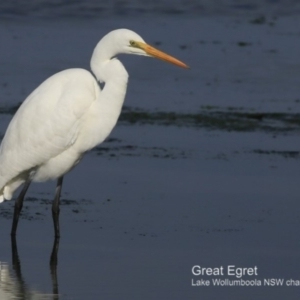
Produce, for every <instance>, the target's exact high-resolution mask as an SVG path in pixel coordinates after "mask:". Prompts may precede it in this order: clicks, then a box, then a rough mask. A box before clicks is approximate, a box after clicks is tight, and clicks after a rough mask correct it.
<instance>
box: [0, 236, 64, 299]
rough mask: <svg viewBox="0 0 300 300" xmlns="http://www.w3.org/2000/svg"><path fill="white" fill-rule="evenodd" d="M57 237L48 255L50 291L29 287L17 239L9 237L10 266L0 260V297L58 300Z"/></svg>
mask: <svg viewBox="0 0 300 300" xmlns="http://www.w3.org/2000/svg"><path fill="white" fill-rule="evenodd" d="M58 247H59V238H56V239H55V240H54V243H53V249H52V253H51V256H50V274H51V281H52V293H47V294H45V293H42V292H40V291H38V290H34V289H32V288H30V286H28V285H27V284H26V281H25V279H24V277H23V274H22V268H21V265H22V264H21V261H20V258H19V254H18V248H17V241H16V238H15V237H11V254H12V267H10V266H9V264H7V263H3V262H0V299H1V300H8V299H24V300H59V294H58V281H57V253H58Z"/></svg>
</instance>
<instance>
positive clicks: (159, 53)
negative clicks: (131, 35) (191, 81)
mask: <svg viewBox="0 0 300 300" xmlns="http://www.w3.org/2000/svg"><path fill="white" fill-rule="evenodd" d="M136 43H137V44H138V47H139V48H141V49H143V50H144V51H145V52H146V53H147V54H149V55H151V56H153V57H156V58H159V59H161V60H163V61H166V62H169V63H171V64H174V65H176V66H179V67H182V68H189V66H188V65H186V64H185V63H183V62H182V61H180V60H178V59H177V58H175V57H173V56H171V55H169V54H167V53H164V52H162V51H160V50H158V49H156V48H154V47H152V46H150V45H148V44H144V43H141V42H136Z"/></svg>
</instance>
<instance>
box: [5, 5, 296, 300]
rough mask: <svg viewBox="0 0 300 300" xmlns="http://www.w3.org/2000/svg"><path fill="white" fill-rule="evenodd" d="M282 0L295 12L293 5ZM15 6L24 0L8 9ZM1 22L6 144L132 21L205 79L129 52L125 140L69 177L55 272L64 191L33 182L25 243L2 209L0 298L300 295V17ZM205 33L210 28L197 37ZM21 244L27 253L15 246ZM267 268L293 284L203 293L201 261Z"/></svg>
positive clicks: (264, 271) (120, 130)
mask: <svg viewBox="0 0 300 300" xmlns="http://www.w3.org/2000/svg"><path fill="white" fill-rule="evenodd" d="M278 3H280V2H278ZM7 5H8V4H7ZM253 20H254V19H253V16H248V15H247V16H243V17H241V16H232V15H231V14H230V15H223V16H219V15H218V16H215V15H213V16H205V17H201V18H200V17H197V16H195V15H192V16H190V15H188V14H187V15H168V16H165V15H161V14H157V15H156V17H155V22H153V16H146V15H145V16H144V17H142V18H139V17H136V18H128V17H126V16H117V17H115V18H105V17H104V18H101V19H91V20H82V19H81V20H78V19H76V18H75V17H74V18H73V19H68V20H65V19H64V18H61V19H59V20H56V21H55V22H53V21H51V20H42V19H32V20H31V21H29V20H28V19H26V18H25V19H23V18H11V19H5V20H4V19H2V20H1V21H0V34H1V38H2V42H1V43H0V53H1V55H0V63H1V69H0V75H1V76H0V86H1V89H0V99H1V105H0V114H1V118H0V135H1V136H3V134H4V132H5V129H6V126H7V124H8V122H9V120H10V118H11V116H12V113H13V112H14V111H15V108H16V107H17V106H18V104H19V102H20V101H22V100H23V99H24V98H25V97H26V95H27V94H28V93H30V91H32V90H33V89H34V88H35V87H36V86H37V85H38V84H39V83H40V82H41V81H43V80H44V79H45V78H47V77H48V76H50V75H51V74H53V73H55V72H57V71H59V70H62V69H65V68H69V67H78V66H79V67H84V68H88V64H89V57H90V54H91V52H92V49H93V47H94V45H95V44H96V42H97V41H98V39H99V38H100V37H101V36H102V35H103V34H105V33H106V32H107V31H109V30H112V29H114V28H118V27H121V26H122V27H128V28H131V29H134V30H136V31H137V32H139V33H140V34H141V35H142V36H143V37H144V38H145V39H146V40H147V41H149V43H151V44H154V45H156V46H157V47H160V48H161V49H163V50H165V51H167V52H170V53H172V54H174V56H177V57H179V58H180V59H182V60H183V61H185V62H187V63H188V64H189V65H190V66H191V67H192V68H191V70H181V69H177V68H175V67H173V66H170V65H167V64H163V63H161V62H156V61H153V60H151V59H146V58H136V57H129V56H124V57H121V60H122V61H124V64H125V65H126V68H127V69H128V71H129V74H130V75H131V77H130V82H129V88H128V94H127V98H126V107H125V108H124V111H123V115H122V117H121V119H120V122H119V124H118V126H117V127H116V128H115V130H114V131H113V133H112V135H111V137H110V139H108V140H107V141H106V142H105V143H103V144H102V145H100V146H99V147H97V148H96V149H94V150H93V151H91V152H90V153H88V154H87V155H86V156H85V157H84V159H83V161H82V162H81V163H80V164H79V165H78V166H77V167H76V168H75V169H74V170H73V171H72V172H71V173H70V174H68V175H67V176H66V178H65V182H64V187H63V195H62V206H61V230H62V238H61V239H60V243H59V251H58V257H57V264H55V263H54V264H53V263H52V267H51V266H50V263H49V262H50V256H51V252H52V247H53V229H52V226H53V225H52V220H51V217H50V211H51V206H50V205H51V200H52V197H53V192H54V187H55V184H54V183H53V182H49V183H44V184H33V185H32V186H31V188H30V190H29V192H28V197H27V199H26V201H25V207H24V212H23V216H22V219H21V220H20V224H19V229H18V230H19V231H18V236H17V250H18V251H17V252H18V256H16V247H11V240H10V237H9V232H10V226H11V216H12V208H13V202H5V203H3V204H1V205H0V225H1V226H0V239H1V246H0V247H1V250H0V261H1V264H0V266H1V273H0V274H1V277H0V278H1V281H0V299H1V300H2V299H3V300H4V299H11V298H12V297H13V296H18V297H20V298H21V299H22V297H23V299H87V300H89V299H99V298H100V297H102V298H104V299H130V298H133V299H141V298H143V299H145V300H147V299H162V298H164V299H199V298H204V299H212V298H214V299H216V298H220V297H222V298H223V299H241V298H243V299H254V298H255V299H282V298H283V297H285V298H286V297H288V298H289V299H298V297H299V291H298V289H299V287H296V286H292V287H289V286H287V285H286V283H287V280H289V279H295V280H297V279H298V280H299V279H300V275H299V267H300V265H299V250H300V243H299V239H298V233H299V225H300V214H299V209H298V205H299V204H298V202H299V175H300V172H299V157H300V156H299V155H300V154H299V145H300V143H299V129H300V128H299V127H300V124H299V118H298V117H299V113H300V109H299V108H300V101H299V86H300V85H299V84H300V79H299V78H300V77H299V76H298V73H299V69H300V68H299V67H300V58H299V55H298V52H299V51H298V49H299V39H298V37H299V33H300V32H299V28H300V26H299V25H300V24H299V20H298V18H297V17H294V16H293V15H288V16H284V17H283V16H282V17H279V18H275V19H274V18H271V17H270V18H269V17H268V16H267V20H265V21H264V22H261V23H259V24H258V23H257V22H253ZM195 28H196V29H197V30H196V29H195ZM12 249H13V250H14V251H12ZM231 264H232V265H236V266H239V267H254V266H257V268H258V275H257V276H255V277H253V276H252V277H251V276H246V277H244V278H243V279H244V280H246V279H247V280H249V279H251V280H254V279H257V280H262V281H263V280H264V279H268V278H276V279H279V278H283V279H285V280H286V281H285V283H284V285H283V286H280V287H267V286H255V287H241V286H240V287H238V286H235V287H214V286H209V287H195V286H192V285H191V280H192V279H194V280H197V279H201V278H202V279H205V280H210V281H211V280H212V279H213V278H221V279H224V278H229V279H232V277H229V276H223V277H221V276H213V277H212V276H208V275H207V276H199V277H197V276H195V275H193V274H192V272H191V268H192V267H193V266H194V265H201V266H203V267H219V266H224V268H226V267H227V266H228V265H231Z"/></svg>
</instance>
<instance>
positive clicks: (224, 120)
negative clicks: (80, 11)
mask: <svg viewBox="0 0 300 300" xmlns="http://www.w3.org/2000/svg"><path fill="white" fill-rule="evenodd" d="M19 106H20V104H18V105H16V106H12V107H0V114H14V113H15V112H16V110H17V109H18V108H19ZM119 123H120V124H121V125H136V124H137V125H161V126H178V127H196V128H198V127H199V128H204V129H208V130H224V131H245V132H251V131H263V132H271V133H280V132H282V133H285V132H293V131H299V130H300V113H285V112H256V111H246V110H245V109H241V108H235V107H228V108H225V109H224V108H222V109H221V108H218V107H215V106H204V107H202V108H201V109H199V111H198V112H195V113H180V112H166V111H147V110H143V109H140V108H133V107H128V106H124V107H123V110H122V114H121V116H120V119H119Z"/></svg>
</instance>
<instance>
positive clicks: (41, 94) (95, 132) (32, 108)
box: [0, 29, 187, 234]
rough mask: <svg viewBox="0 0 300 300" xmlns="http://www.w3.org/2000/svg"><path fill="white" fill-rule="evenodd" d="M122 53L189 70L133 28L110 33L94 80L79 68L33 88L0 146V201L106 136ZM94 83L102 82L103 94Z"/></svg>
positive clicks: (116, 100)
mask: <svg viewBox="0 0 300 300" xmlns="http://www.w3.org/2000/svg"><path fill="white" fill-rule="evenodd" d="M120 53H127V54H136V55H145V56H155V57H158V58H161V59H163V60H166V61H169V62H172V63H174V64H177V65H179V66H182V67H187V66H186V65H185V64H184V63H182V62H180V61H178V60H177V59H175V58H172V57H171V56H169V55H167V54H165V53H163V52H161V51H159V50H157V49H155V48H153V47H151V46H149V45H147V44H145V42H144V40H143V39H142V38H141V37H140V36H139V35H138V34H136V33H135V32H133V31H131V30H128V29H118V30H114V31H111V32H110V33H108V34H107V35H106V36H104V37H103V38H102V39H101V40H100V41H99V43H98V44H97V46H96V48H95V49H94V52H93V55H92V58H91V69H92V72H93V73H94V75H95V77H96V78H94V76H93V75H92V74H91V73H90V72H88V71H86V70H83V69H69V70H65V71H62V72H59V73H57V74H55V75H53V76H52V77H50V78H48V79H47V80H46V81H44V82H43V83H42V84H41V85H40V86H39V87H38V88H36V89H35V90H34V91H33V92H32V93H31V94H30V95H29V96H28V97H27V99H26V100H25V101H24V102H23V103H22V105H21V106H20V108H19V109H18V111H17V113H16V114H15V116H14V117H13V119H12V120H11V122H10V124H9V126H8V129H7V131H6V133H5V136H4V138H3V140H2V143H1V146H0V202H2V201H3V200H4V199H7V200H9V199H11V198H12V195H13V193H14V191H15V190H16V189H17V188H18V187H19V186H20V185H21V184H22V183H23V182H24V181H26V180H27V179H28V178H30V179H32V180H33V181H45V180H48V179H55V178H59V177H61V176H63V175H64V174H65V173H67V172H68V171H70V170H71V169H72V167H74V166H75V165H76V164H77V163H78V162H79V161H80V159H81V157H82V155H83V154H84V152H86V151H88V150H90V149H91V148H93V147H95V146H96V145H97V144H100V143H101V142H103V141H104V139H105V138H106V137H107V136H108V135H109V134H110V132H111V130H112V129H113V127H114V126H115V124H116V122H117V119H118V117H119V115H120V112H121V108H122V104H123V102H124V98H125V93H126V88H127V81H128V73H127V71H126V70H125V68H124V66H123V65H122V64H121V62H120V61H119V60H118V59H116V58H115V56H116V55H118V54H120ZM97 81H100V82H104V83H105V86H104V88H103V90H101V89H100V87H99V85H98V82H97ZM14 234H15V231H14Z"/></svg>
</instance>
